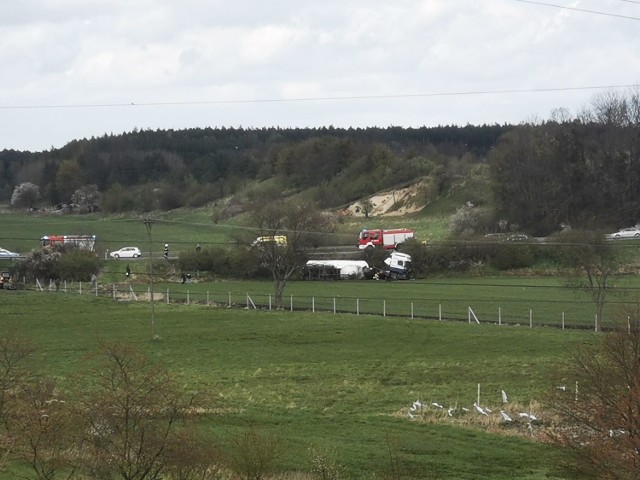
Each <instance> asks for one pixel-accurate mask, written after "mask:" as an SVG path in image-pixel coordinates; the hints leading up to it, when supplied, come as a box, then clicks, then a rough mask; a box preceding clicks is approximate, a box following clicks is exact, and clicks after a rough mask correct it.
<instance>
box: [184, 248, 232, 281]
mask: <svg viewBox="0 0 640 480" xmlns="http://www.w3.org/2000/svg"><path fill="white" fill-rule="evenodd" d="M178 262H179V265H180V269H181V270H182V271H183V272H198V271H199V272H211V273H213V274H216V275H223V276H227V275H231V274H232V268H231V261H230V253H229V250H227V249H224V248H212V249H209V248H205V249H203V250H201V251H200V252H187V253H182V254H181V255H180V259H179V261H178Z"/></svg>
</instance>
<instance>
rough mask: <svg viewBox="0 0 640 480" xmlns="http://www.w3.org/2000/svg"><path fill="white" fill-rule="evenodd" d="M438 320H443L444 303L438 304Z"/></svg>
mask: <svg viewBox="0 0 640 480" xmlns="http://www.w3.org/2000/svg"><path fill="white" fill-rule="evenodd" d="M438 320H440V321H442V304H441V303H440V304H438Z"/></svg>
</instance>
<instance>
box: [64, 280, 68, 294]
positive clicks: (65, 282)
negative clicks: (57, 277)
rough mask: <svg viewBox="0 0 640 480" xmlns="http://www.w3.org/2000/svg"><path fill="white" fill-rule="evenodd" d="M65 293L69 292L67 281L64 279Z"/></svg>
mask: <svg viewBox="0 0 640 480" xmlns="http://www.w3.org/2000/svg"><path fill="white" fill-rule="evenodd" d="M64 293H67V281H66V280H65V281H64Z"/></svg>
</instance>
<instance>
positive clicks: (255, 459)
mask: <svg viewBox="0 0 640 480" xmlns="http://www.w3.org/2000/svg"><path fill="white" fill-rule="evenodd" d="M231 440H232V441H231V443H232V450H231V451H230V452H229V454H228V463H229V466H230V467H231V469H232V470H233V471H234V472H235V473H237V474H238V476H239V477H240V478H241V479H242V480H263V479H264V478H267V475H268V474H270V473H272V472H273V470H274V463H275V461H276V460H277V459H278V458H279V457H280V456H281V455H282V447H281V445H280V441H279V439H278V438H277V437H276V436H275V435H272V434H270V433H265V432H262V431H260V430H258V429H257V428H256V427H253V426H252V427H249V428H248V429H246V430H244V431H243V432H242V433H240V434H238V435H236V436H235V437H233V438H232V439H231Z"/></svg>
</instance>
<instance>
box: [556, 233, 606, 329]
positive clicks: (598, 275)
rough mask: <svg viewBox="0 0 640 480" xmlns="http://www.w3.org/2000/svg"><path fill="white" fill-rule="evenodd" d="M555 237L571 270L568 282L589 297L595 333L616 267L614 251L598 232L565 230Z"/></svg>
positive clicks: (601, 319)
mask: <svg viewBox="0 0 640 480" xmlns="http://www.w3.org/2000/svg"><path fill="white" fill-rule="evenodd" d="M555 238H556V240H558V241H559V243H560V253H561V259H562V261H563V262H564V263H565V264H566V265H567V266H568V267H570V268H571V270H570V275H569V277H568V279H567V283H568V285H569V286H570V287H572V288H574V289H576V290H580V291H583V292H586V293H587V294H588V295H589V296H590V297H591V300H592V301H593V304H594V306H595V311H596V315H597V317H596V318H597V323H596V330H599V329H600V326H601V325H602V321H603V317H602V313H603V311H604V307H605V305H606V302H607V297H608V295H609V293H610V291H611V289H612V287H613V286H614V280H615V275H616V272H617V268H618V263H619V262H618V259H617V257H616V255H615V251H614V249H613V248H612V246H611V243H610V242H607V241H606V240H605V238H604V236H603V235H601V234H600V233H598V232H593V231H581V230H568V231H566V232H563V233H561V234H559V235H558V236H556V237H555Z"/></svg>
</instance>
